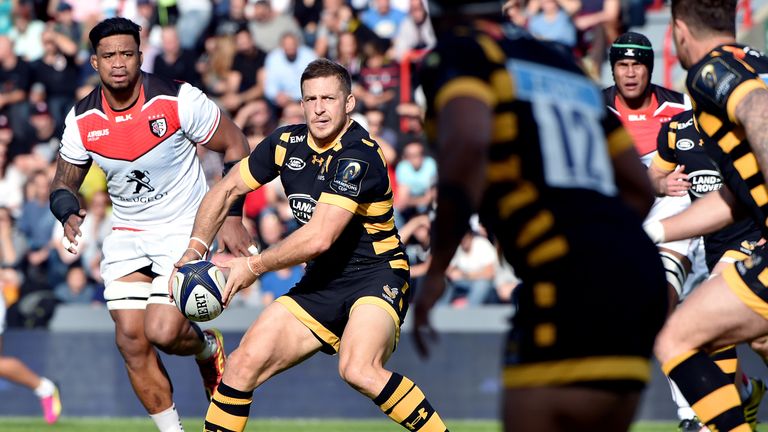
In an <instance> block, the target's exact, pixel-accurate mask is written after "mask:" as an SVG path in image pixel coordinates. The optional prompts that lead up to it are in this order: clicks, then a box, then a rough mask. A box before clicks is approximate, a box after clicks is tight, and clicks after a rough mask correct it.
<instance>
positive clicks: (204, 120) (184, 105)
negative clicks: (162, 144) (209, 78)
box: [179, 83, 221, 144]
mask: <svg viewBox="0 0 768 432" xmlns="http://www.w3.org/2000/svg"><path fill="white" fill-rule="evenodd" d="M220 120H221V110H220V109H219V107H218V106H217V105H216V104H215V103H214V102H213V101H212V100H210V99H209V98H208V96H206V95H205V94H203V92H202V91H200V90H199V89H198V88H196V87H194V86H192V85H190V84H187V83H184V84H182V86H181V89H179V121H180V123H181V130H182V131H183V132H184V134H185V135H186V136H187V137H189V139H190V140H192V141H193V142H194V143H196V144H206V143H208V141H210V140H211V137H212V136H213V134H214V132H216V129H217V128H218V127H219V121H220Z"/></svg>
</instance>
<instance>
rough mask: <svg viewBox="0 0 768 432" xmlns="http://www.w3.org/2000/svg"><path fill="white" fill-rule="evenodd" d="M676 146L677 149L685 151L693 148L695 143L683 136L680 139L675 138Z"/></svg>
mask: <svg viewBox="0 0 768 432" xmlns="http://www.w3.org/2000/svg"><path fill="white" fill-rule="evenodd" d="M675 145H676V146H677V149H678V150H682V151H687V150H690V149H692V148H693V146H695V145H696V144H694V143H693V141H691V140H689V139H688V138H683V139H681V140H677V144H675Z"/></svg>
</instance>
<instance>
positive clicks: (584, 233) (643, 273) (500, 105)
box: [414, 2, 667, 432]
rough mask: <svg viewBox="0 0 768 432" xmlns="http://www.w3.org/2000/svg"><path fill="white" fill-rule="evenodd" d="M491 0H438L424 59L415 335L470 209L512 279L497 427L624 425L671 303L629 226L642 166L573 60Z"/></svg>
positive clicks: (640, 195) (656, 263) (639, 203)
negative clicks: (426, 201) (431, 206)
mask: <svg viewBox="0 0 768 432" xmlns="http://www.w3.org/2000/svg"><path fill="white" fill-rule="evenodd" d="M488 5H489V6H488V7H489V8H490V9H489V10H490V13H489V14H487V15H486V14H483V10H485V9H483V8H484V4H478V3H477V2H474V3H472V4H470V5H467V4H464V5H459V4H458V2H457V3H455V4H452V5H447V6H445V7H444V8H443V15H441V16H440V17H439V18H438V19H436V20H435V21H436V23H437V26H438V28H439V29H440V33H439V34H440V36H439V38H438V45H437V47H436V48H435V49H434V51H433V52H431V53H429V54H428V55H427V56H426V57H425V59H424V62H423V72H424V73H423V75H422V76H421V82H422V83H423V85H424V89H425V93H426V95H427V101H428V110H429V111H428V123H427V129H428V131H429V132H430V135H431V142H432V144H433V146H434V147H435V154H436V155H437V158H438V164H439V165H438V166H439V170H438V172H439V184H438V207H437V216H436V219H435V222H434V228H433V234H434V238H433V243H432V245H433V247H432V251H433V257H432V265H431V267H430V270H429V273H428V276H427V280H426V281H425V288H424V291H423V292H422V293H421V294H419V296H418V297H417V302H416V304H415V309H416V310H415V312H416V314H415V321H414V325H415V326H416V332H415V336H416V342H417V346H418V348H419V349H420V350H421V351H422V352H424V353H425V352H426V351H427V349H428V346H427V344H426V343H425V342H426V339H425V336H426V335H427V334H428V333H429V332H430V331H432V330H431V328H430V327H429V320H428V312H429V310H430V309H431V307H432V306H433V305H434V303H435V301H436V300H437V299H438V298H439V297H440V296H441V294H442V293H443V292H444V289H445V285H444V276H443V274H444V271H445V268H446V266H447V265H448V263H449V261H450V258H451V256H452V254H453V252H454V250H455V249H456V246H457V245H458V244H459V241H460V238H461V235H462V234H463V233H464V232H466V228H467V226H468V220H469V218H470V216H471V214H472V213H473V212H474V211H477V212H479V214H480V218H481V221H482V222H483V224H484V225H485V226H486V227H487V228H488V230H489V231H490V232H491V233H492V234H493V235H494V236H495V237H496V238H497V239H498V242H499V244H500V246H501V249H502V250H503V253H504V256H505V258H506V259H507V260H509V262H510V263H511V264H512V266H513V268H514V269H515V271H516V273H517V274H518V275H519V276H520V278H521V279H522V280H523V284H522V286H521V287H519V288H517V291H516V295H517V297H518V309H517V310H518V312H517V313H516V315H515V316H514V318H513V322H512V325H513V328H512V330H511V332H510V334H509V338H508V341H507V345H506V351H505V368H504V372H503V384H504V402H503V407H504V414H503V418H504V425H505V430H509V431H536V432H541V431H547V432H548V431H569V432H573V431H590V432H594V431H626V430H627V429H628V428H629V425H630V423H631V421H632V418H633V416H634V413H635V410H636V408H637V404H638V401H639V398H640V393H641V390H642V389H643V387H644V385H645V384H646V383H647V381H648V380H649V378H650V371H651V369H650V368H651V366H650V356H651V351H652V347H653V341H654V339H655V336H656V333H657V332H658V330H659V329H660V328H661V326H662V323H663V321H664V317H665V315H666V310H667V294H666V282H665V277H664V271H663V268H662V265H661V262H660V260H659V255H658V252H657V250H656V248H655V247H654V245H653V244H652V243H651V242H650V240H649V239H648V238H647V237H646V236H645V235H644V233H643V231H642V226H641V221H642V219H643V217H644V216H645V215H646V214H647V212H648V209H649V208H650V206H651V204H652V202H653V196H652V190H651V186H650V182H649V179H648V176H647V175H646V171H645V168H644V166H643V165H642V164H641V163H640V160H639V158H638V155H637V152H636V151H635V149H634V147H633V144H632V141H631V139H630V138H629V135H628V134H627V132H626V131H625V130H624V128H623V127H622V126H621V124H620V123H619V120H618V119H617V118H616V117H615V116H614V115H612V114H610V113H608V111H607V109H606V107H605V104H604V100H603V97H602V94H601V93H600V90H599V89H598V88H597V87H595V85H594V84H593V83H592V82H591V81H590V79H589V78H588V77H587V76H586V75H585V74H584V73H583V71H582V70H581V69H580V68H579V67H578V66H576V64H575V63H574V62H573V61H572V60H571V59H569V58H568V57H566V56H564V55H562V54H561V52H560V51H558V50H556V49H554V48H553V47H552V46H551V45H548V44H546V43H543V42H540V41H537V40H535V39H534V38H532V37H531V36H530V35H529V34H528V33H527V32H525V31H523V30H522V29H520V28H517V27H505V26H503V25H502V24H500V23H497V22H495V21H494V19H493V17H498V16H499V14H498V10H497V9H496V10H494V6H496V7H498V4H495V2H489V3H488ZM433 10H434V9H433ZM452 12H458V14H456V15H449V13H452ZM457 15H458V16H457ZM467 17H472V18H474V19H467Z"/></svg>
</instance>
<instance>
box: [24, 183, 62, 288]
mask: <svg viewBox="0 0 768 432" xmlns="http://www.w3.org/2000/svg"><path fill="white" fill-rule="evenodd" d="M50 183H51V179H50V178H49V177H48V175H47V174H46V173H45V172H44V171H38V172H35V173H33V174H32V175H31V176H30V177H29V178H28V179H27V182H26V183H25V185H24V204H22V207H21V216H20V217H19V220H18V225H17V227H18V229H19V232H20V233H21V234H22V235H24V237H25V238H26V239H27V244H28V245H29V250H28V252H27V254H26V256H25V258H24V260H25V263H24V265H25V267H26V268H25V270H26V275H27V280H26V282H28V286H26V287H25V291H27V292H30V291H37V290H44V289H50V287H51V284H50V283H49V281H48V275H49V271H48V270H49V269H48V263H49V257H50V253H51V246H52V244H51V233H52V232H53V227H54V225H55V223H56V219H55V218H54V217H53V215H52V214H51V212H50V210H49V209H48V206H49V205H48V195H49V194H50ZM61 274H62V276H63V272H62V273H61Z"/></svg>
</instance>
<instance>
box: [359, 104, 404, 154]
mask: <svg viewBox="0 0 768 432" xmlns="http://www.w3.org/2000/svg"><path fill="white" fill-rule="evenodd" d="M365 121H366V123H367V126H368V127H367V129H368V133H369V134H370V135H371V138H373V139H374V140H376V142H377V143H378V144H379V146H381V147H382V150H384V151H385V152H386V151H387V150H391V151H393V152H394V153H395V154H394V158H393V161H394V159H396V158H397V153H398V152H399V150H400V149H399V148H398V147H397V132H395V131H394V130H392V129H391V128H388V127H386V125H385V123H386V122H385V121H384V112H382V111H381V110H377V109H372V110H368V111H366V112H365ZM384 147H386V148H387V149H385V148H384ZM387 159H389V158H387ZM393 165H394V164H393Z"/></svg>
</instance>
